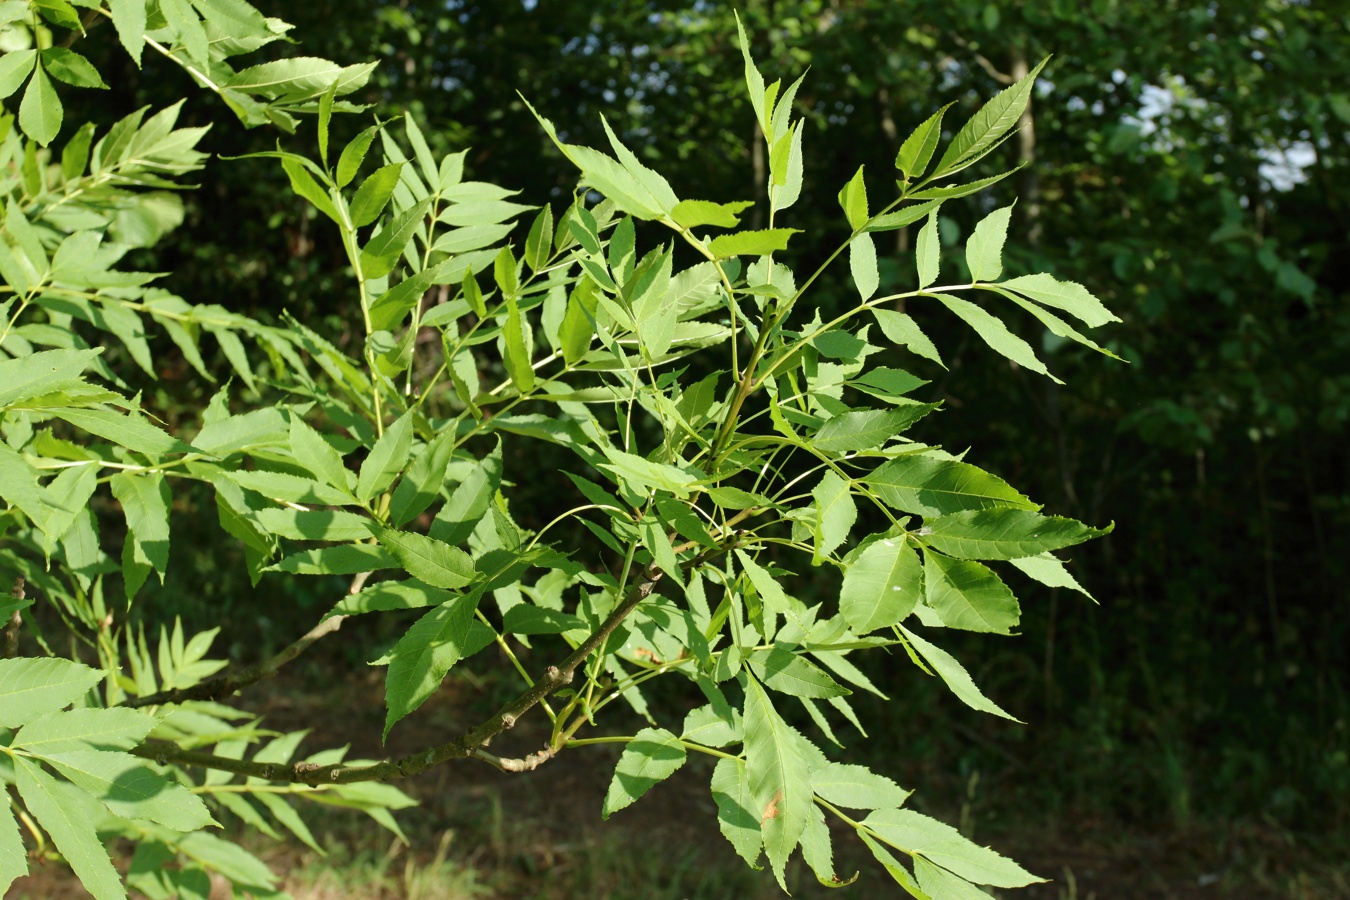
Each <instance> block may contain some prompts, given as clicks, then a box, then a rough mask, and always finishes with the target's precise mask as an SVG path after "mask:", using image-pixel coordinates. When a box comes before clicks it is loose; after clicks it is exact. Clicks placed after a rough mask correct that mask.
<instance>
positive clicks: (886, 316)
mask: <svg viewBox="0 0 1350 900" xmlns="http://www.w3.org/2000/svg"><path fill="white" fill-rule="evenodd" d="M872 315H874V316H876V318H877V325H879V326H880V327H881V333H882V334H884V335H886V337H887V338H888V339H890V340H891V341H893V342H895V343H897V344H899V345H901V346H902V347H908V348H909V349H910V352H912V353H914V354H915V355H917V356H922V357H923V358H924V359H931V360H932V361H933V362H935V363H937V364H938V365H939V366H943V368H946V366H945V365H943V362H942V357H941V356H940V355H939V354H938V350H937V347H936V346H935V345H934V344H933V342H932V341H931V340H929V339H928V335H926V334H924V333H923V331H921V330H920V329H919V325H918V323H917V322H915V321H914V320H913V319H912V318H910V317H909V316H908V315H906V314H905V313H900V312H896V311H895V310H893V309H877V308H873V310H872Z"/></svg>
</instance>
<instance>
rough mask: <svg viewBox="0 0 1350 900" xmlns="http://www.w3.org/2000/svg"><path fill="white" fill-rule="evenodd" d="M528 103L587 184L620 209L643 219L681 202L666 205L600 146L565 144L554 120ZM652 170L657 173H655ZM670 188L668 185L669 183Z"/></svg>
mask: <svg viewBox="0 0 1350 900" xmlns="http://www.w3.org/2000/svg"><path fill="white" fill-rule="evenodd" d="M525 106H526V107H527V108H528V109H529V110H530V113H531V115H533V116H534V117H535V119H536V120H538V122H539V124H540V125H541V126H543V129H544V131H545V133H547V134H548V136H549V138H550V139H551V140H552V141H553V143H554V144H556V145H557V147H558V149H559V150H561V151H562V152H563V155H564V156H566V157H567V158H568V159H570V160H571V161H572V163H573V165H575V166H576V167H577V168H578V169H580V170H581V174H582V178H583V180H584V181H585V182H586V184H587V185H589V186H590V187H592V188H594V189H595V190H597V191H599V192H600V193H602V194H604V195H605V196H606V197H607V198H609V199H610V200H611V201H613V202H614V205H615V206H617V207H618V208H619V209H621V210H623V211H624V212H626V213H629V214H630V215H634V216H637V217H638V218H640V219H660V218H663V217H664V216H665V215H666V214H667V212H668V211H669V209H673V208H674V205H675V203H676V202H678V201H677V200H674V199H672V201H671V204H670V207H668V208H663V207H662V205H661V203H660V202H659V201H658V200H657V199H656V198H655V197H653V196H652V194H651V191H650V190H649V189H648V188H647V187H646V186H645V185H644V184H643V182H642V181H641V180H640V179H639V178H637V177H635V176H634V174H633V173H632V172H630V171H628V169H627V168H626V167H625V166H623V165H622V164H620V163H619V162H618V161H617V160H615V159H613V158H612V157H610V156H607V155H605V154H604V153H601V152H600V151H599V150H592V149H591V148H590V147H582V146H579V145H577V144H564V143H563V142H562V141H561V140H559V139H558V132H557V130H556V129H555V128H554V127H553V123H552V122H550V121H549V120H548V119H546V118H544V117H543V116H541V115H539V113H538V111H537V110H535V108H534V107H533V106H531V105H530V103H529V102H528V101H526V103H525ZM606 127H608V125H606ZM652 174H653V175H655V173H652ZM658 177H659V176H658ZM668 189H669V186H667V190H668Z"/></svg>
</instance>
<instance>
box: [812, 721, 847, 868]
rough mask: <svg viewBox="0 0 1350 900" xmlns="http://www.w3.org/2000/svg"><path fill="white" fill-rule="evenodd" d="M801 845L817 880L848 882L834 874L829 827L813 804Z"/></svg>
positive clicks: (822, 812)
mask: <svg viewBox="0 0 1350 900" xmlns="http://www.w3.org/2000/svg"><path fill="white" fill-rule="evenodd" d="M809 708H810V707H808V709H809ZM801 845H802V860H803V861H804V862H805V863H806V864H807V865H808V866H810V867H811V871H812V872H814V873H815V876H816V880H817V881H819V882H820V883H821V884H823V885H825V886H826V887H843V886H844V885H845V884H848V883H849V882H845V881H844V880H843V879H841V878H840V877H839V876H838V875H836V874H835V871H834V848H833V846H832V845H831V840H830V829H829V826H827V825H826V824H825V812H824V811H823V810H821V809H819V808H817V807H814V806H813V807H812V808H811V810H810V811H809V813H808V815H807V819H806V828H805V829H804V830H803V831H802V837H801ZM855 877H856V876H855Z"/></svg>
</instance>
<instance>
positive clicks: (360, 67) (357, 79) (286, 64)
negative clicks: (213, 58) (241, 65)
mask: <svg viewBox="0 0 1350 900" xmlns="http://www.w3.org/2000/svg"><path fill="white" fill-rule="evenodd" d="M374 70H375V63H373V62H372V63H360V64H357V65H352V66H340V65H338V64H337V63H334V62H330V61H328V60H326V59H318V58H316V57H313V56H292V57H289V58H286V59H280V60H277V61H275V62H267V63H263V64H261V65H257V66H252V67H251V68H247V69H243V70H242V71H240V72H239V73H237V74H236V75H235V76H234V77H233V78H231V79H229V81H227V82H225V86H226V87H232V88H238V89H239V90H242V91H245V92H247V93H250V94H259V95H261V96H264V97H268V98H280V97H285V98H286V99H287V101H288V102H292V103H296V102H301V101H303V100H307V99H314V98H317V97H319V96H321V95H322V94H323V92H324V91H326V90H328V86H329V85H331V84H332V83H333V82H334V81H335V80H336V81H337V82H338V88H337V93H338V96H342V95H345V94H350V93H351V92H352V91H355V90H357V89H358V88H361V87H363V86H364V85H365V84H366V82H367V81H368V80H369V79H370V73H371V72H373V71H374Z"/></svg>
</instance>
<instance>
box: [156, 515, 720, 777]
mask: <svg viewBox="0 0 1350 900" xmlns="http://www.w3.org/2000/svg"><path fill="white" fill-rule="evenodd" d="M736 543H737V536H733V538H732V540H731V541H729V542H728V543H727V544H725V545H723V546H721V547H718V548H716V549H715V550H708V551H707V552H705V553H702V554H700V555H699V556H697V557H695V558H693V559H691V560H689V561H687V562H685V563H683V564H682V565H681V566H680V568H682V569H690V568H696V567H697V566H700V565H702V564H703V563H705V562H707V561H708V560H709V559H711V558H713V557H714V556H720V555H721V554H723V553H726V552H728V551H729V550H731V549H732V548H733V547H734V546H735V545H736ZM661 577H662V572H661V570H660V569H658V568H657V567H656V566H655V565H649V566H647V567H646V568H644V569H643V571H642V578H641V579H640V580H639V581H637V582H636V583H635V584H634V585H633V587H632V588H631V589H630V590H629V592H628V596H627V597H625V598H624V600H623V602H622V603H620V604H619V605H618V606H616V607H615V608H614V610H613V612H611V613H610V614H609V616H608V617H607V618H606V619H605V621H604V622H602V623H600V625H599V626H597V627H596V629H595V631H593V632H591V634H590V636H589V637H587V638H586V640H584V641H582V643H581V644H579V645H578V646H577V648H576V649H575V650H573V651H572V653H571V654H569V655H568V657H567V658H566V659H565V660H563V661H562V663H560V664H559V665H556V666H549V667H548V669H546V670H545V671H544V675H543V677H541V678H540V679H538V680H537V681H536V682H535V683H534V684H533V685H532V686H531V687H530V688H529V689H527V690H525V691H524V692H522V693H521V694H520V695H519V696H517V697H516V698H515V699H514V700H512V701H511V702H509V703H507V704H506V705H505V706H503V707H502V708H501V709H500V710H498V711H497V713H496V715H494V716H492V717H491V718H489V719H487V720H486V721H484V722H482V723H481V724H479V725H478V726H477V727H475V728H472V729H470V730H469V731H467V732H465V733H464V734H463V735H461V736H460V737H458V738H456V739H455V740H453V741H448V742H446V743H444V744H440V745H437V746H434V747H428V748H427V749H425V750H419V751H418V752H416V753H411V754H408V755H407V756H403V757H400V758H398V759H393V760H386V761H385V762H381V763H375V764H374V765H369V766H344V765H341V764H339V765H330V766H316V765H314V764H312V763H303V762H300V763H289V764H279V763H259V762H250V761H248V760H241V759H230V758H228V757H223V756H217V755H215V754H212V753H203V752H201V751H198V750H184V749H182V748H181V747H178V746H176V745H174V744H171V743H158V742H157V743H151V744H145V745H142V746H140V747H137V748H135V749H134V750H132V751H131V752H132V753H134V754H135V755H136V756H139V757H142V758H143V759H149V760H153V761H155V762H157V763H159V764H160V765H165V764H167V763H177V764H179V765H185V766H194V767H199V768H206V769H218V770H221V771H224V772H233V773H234V774H236V775H247V776H252V777H254V778H262V779H264V780H266V781H272V782H284V783H289V784H308V785H311V786H315V787H317V786H320V785H325V784H353V783H355V782H361V781H395V780H398V779H401V778H410V777H412V776H414V775H420V774H421V773H423V772H425V771H426V770H427V769H430V768H432V767H433V766H437V765H440V764H441V763H443V762H446V761H448V760H452V759H470V758H473V759H480V760H483V761H484V762H487V763H489V764H491V765H493V766H495V767H497V768H498V769H500V770H501V771H504V772H527V771H531V770H533V769H535V768H538V767H539V766H540V765H542V764H543V763H545V762H547V761H548V760H550V759H552V758H553V757H554V756H555V755H556V754H557V753H558V751H559V750H560V749H561V747H556V748H555V747H547V748H545V749H543V750H540V751H538V752H536V753H532V754H530V755H529V756H526V757H524V758H523V759H508V758H503V757H498V756H495V755H493V754H491V753H488V752H487V751H486V750H485V749H484V748H486V747H487V745H488V744H489V743H490V742H491V741H492V739H493V738H495V737H496V736H497V735H499V734H501V733H502V732H503V731H506V730H508V729H510V728H513V727H514V726H515V724H516V722H517V721H518V720H519V719H520V717H521V716H522V715H524V714H525V713H527V712H529V711H530V710H531V709H532V708H534V707H535V706H537V705H538V704H539V703H540V701H542V700H543V699H544V698H545V697H547V696H548V695H549V694H551V693H553V692H554V691H556V690H558V689H559V688H561V687H563V686H564V685H567V684H570V683H571V682H572V678H573V676H574V675H575V673H576V670H577V669H578V668H579V667H580V666H581V665H582V664H583V663H585V661H586V660H587V659H588V658H589V657H590V656H591V654H592V653H594V652H596V651H597V650H599V649H600V648H601V647H603V646H604V644H605V641H607V640H608V639H609V636H610V635H611V634H613V633H614V631H615V629H617V628H618V627H619V625H620V624H621V623H622V622H623V620H624V619H626V618H628V616H629V615H630V614H631V613H632V612H633V610H635V609H637V607H638V606H639V605H640V604H641V603H642V601H643V600H646V599H647V598H648V597H649V596H651V593H652V591H653V590H654V589H655V588H656V585H657V582H659V581H660V580H661ZM335 618H336V617H335ZM328 621H329V622H331V621H333V620H332V619H330V620H328ZM297 643H298V642H297ZM292 646H294V645H292ZM284 652H285V651H283V653H284ZM269 662H270V660H269ZM240 674H241V675H243V674H244V673H240Z"/></svg>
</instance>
